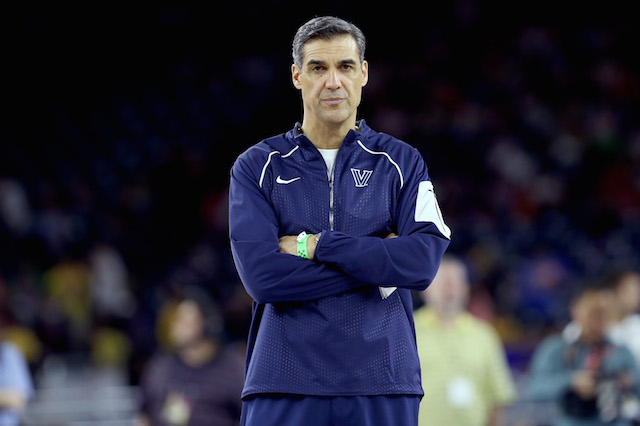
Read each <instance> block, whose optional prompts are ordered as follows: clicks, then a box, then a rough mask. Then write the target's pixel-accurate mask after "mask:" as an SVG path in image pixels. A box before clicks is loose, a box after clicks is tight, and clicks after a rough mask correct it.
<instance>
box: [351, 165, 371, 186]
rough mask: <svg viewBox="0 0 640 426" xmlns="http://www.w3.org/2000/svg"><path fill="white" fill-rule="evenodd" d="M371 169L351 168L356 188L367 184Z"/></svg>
mask: <svg viewBox="0 0 640 426" xmlns="http://www.w3.org/2000/svg"><path fill="white" fill-rule="evenodd" d="M372 173H373V170H360V169H351V174H352V175H353V181H354V182H355V183H356V187H357V188H363V187H365V186H367V185H368V184H369V178H370V177H371V174H372Z"/></svg>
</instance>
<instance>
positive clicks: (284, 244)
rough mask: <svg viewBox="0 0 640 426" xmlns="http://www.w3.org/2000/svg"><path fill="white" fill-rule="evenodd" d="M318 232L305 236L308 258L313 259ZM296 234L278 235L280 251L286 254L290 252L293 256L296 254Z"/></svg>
mask: <svg viewBox="0 0 640 426" xmlns="http://www.w3.org/2000/svg"><path fill="white" fill-rule="evenodd" d="M316 236H319V235H318V234H315V235H314V234H312V235H309V238H307V253H308V254H309V259H313V256H314V255H315V254H316V246H317V245H318V243H317V242H316V240H317V238H316ZM297 238H298V236H297V235H284V236H282V237H280V240H279V242H280V252H281V253H286V254H292V255H294V256H297V255H298V239H297Z"/></svg>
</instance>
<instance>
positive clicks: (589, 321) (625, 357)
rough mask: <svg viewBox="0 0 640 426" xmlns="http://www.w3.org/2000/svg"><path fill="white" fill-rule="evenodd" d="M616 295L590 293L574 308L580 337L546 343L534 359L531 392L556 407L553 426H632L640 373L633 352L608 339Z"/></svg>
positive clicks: (558, 337)
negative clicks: (554, 403) (556, 412)
mask: <svg viewBox="0 0 640 426" xmlns="http://www.w3.org/2000/svg"><path fill="white" fill-rule="evenodd" d="M613 303H614V299H613V294H612V292H611V291H610V290H608V289H604V288H597V287H596V288H594V287H586V288H585V289H584V290H583V291H582V292H581V293H580V294H578V295H577V297H576V298H575V300H574V301H573V303H572V306H571V316H572V319H573V321H574V322H575V324H576V325H577V327H576V330H577V333H575V334H574V333H566V332H565V333H563V334H558V335H553V336H549V337H547V338H546V339H545V340H544V341H543V342H542V343H541V344H540V345H539V346H538V348H537V349H536V351H535V353H534V354H533V358H532V361H531V365H530V368H529V380H528V383H527V392H528V394H529V396H530V397H531V398H532V399H537V400H549V401H556V402H557V403H558V405H559V410H558V416H557V418H556V419H555V423H554V424H555V425H559V426H597V425H616V426H626V425H631V424H633V423H632V420H631V419H632V418H633V417H634V416H637V409H638V397H639V396H640V372H639V371H638V366H637V364H636V362H635V360H634V358H633V355H632V354H631V352H630V351H629V350H628V349H627V348H626V347H624V346H619V345H616V344H614V343H612V342H611V341H610V340H609V339H608V338H607V329H608V327H609V325H610V322H611V319H612V318H611V317H612V314H613V306H614V305H613Z"/></svg>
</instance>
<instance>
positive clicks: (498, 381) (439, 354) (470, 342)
mask: <svg viewBox="0 0 640 426" xmlns="http://www.w3.org/2000/svg"><path fill="white" fill-rule="evenodd" d="M414 319H415V324H416V339H417V344H418V355H419V356H420V365H421V368H422V387H423V388H424V394H425V395H424V398H423V399H422V402H421V403H420V415H419V422H418V423H419V425H420V426H428V425H434V426H474V425H478V426H481V425H482V426H485V425H486V424H487V421H488V416H489V412H490V410H491V408H492V407H494V406H496V405H504V404H506V403H509V402H510V401H512V400H513V399H514V397H515V388H514V385H513V380H512V378H511V374H510V371H509V368H508V366H507V362H506V359H505V354H504V350H503V347H502V344H501V342H500V340H499V338H498V335H497V333H496V332H495V331H494V329H493V328H492V327H491V326H490V325H488V324H486V323H484V322H482V321H480V320H478V319H476V318H475V317H473V316H472V315H471V314H469V313H466V312H465V313H462V314H460V315H459V316H458V317H457V318H456V319H455V320H454V322H453V323H452V324H451V325H450V326H445V325H443V324H442V323H441V322H440V321H439V320H438V318H437V317H436V314H435V313H434V312H433V311H432V310H431V309H428V308H422V309H419V310H418V311H416V313H415V315H414Z"/></svg>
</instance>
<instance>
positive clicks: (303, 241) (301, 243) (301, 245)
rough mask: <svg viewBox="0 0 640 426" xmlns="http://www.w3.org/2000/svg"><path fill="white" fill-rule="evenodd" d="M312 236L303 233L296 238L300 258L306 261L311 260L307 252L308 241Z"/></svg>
mask: <svg viewBox="0 0 640 426" xmlns="http://www.w3.org/2000/svg"><path fill="white" fill-rule="evenodd" d="M310 236H311V234H307V233H306V232H305V231H302V232H301V233H300V234H298V237H297V238H296V241H297V242H298V244H297V251H298V256H300V257H302V258H304V259H309V252H308V251H307V240H308V239H309V237H310Z"/></svg>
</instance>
